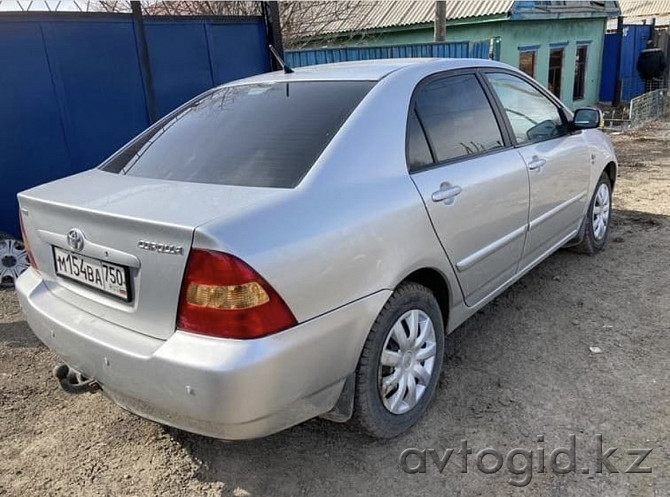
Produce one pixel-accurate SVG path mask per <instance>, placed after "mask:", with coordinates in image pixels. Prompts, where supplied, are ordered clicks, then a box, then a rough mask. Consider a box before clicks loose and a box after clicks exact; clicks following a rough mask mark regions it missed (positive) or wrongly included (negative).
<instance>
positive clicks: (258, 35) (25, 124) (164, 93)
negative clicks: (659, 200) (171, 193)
mask: <svg viewBox="0 0 670 497" xmlns="http://www.w3.org/2000/svg"><path fill="white" fill-rule="evenodd" d="M144 25H145V32H146V39H147V48H148V54H149V66H150V68H151V72H152V75H153V88H154V94H155V105H156V109H157V114H158V115H159V116H162V115H165V114H166V113H168V112H169V111H170V110H172V109H173V108H175V107H177V106H178V105H179V104H181V103H183V102H185V101H186V100H188V99H190V98H191V97H193V96H195V95H197V94H198V93H200V92H202V91H204V90H206V89H208V88H211V87H212V86H215V85H219V84H222V83H225V82H227V81H230V80H232V79H237V78H242V77H245V76H250V75H253V74H258V73H262V72H266V71H268V70H269V69H270V60H269V57H268V52H267V41H266V37H265V25H264V22H263V19H262V18H259V17H249V18H234V19H232V18H231V19H226V18H165V19H163V18H146V19H145V20H144ZM140 60H141V50H140V40H139V37H138V33H137V26H136V24H135V23H134V22H133V18H132V17H131V16H130V15H125V14H111V15H110V14H64V13H60V14H43V13H25V14H21V15H18V14H2V15H0V68H2V70H0V88H1V89H2V91H0V125H1V126H2V130H3V131H2V133H0V150H2V153H0V174H1V175H2V176H1V177H2V179H1V180H0V231H7V232H9V233H10V234H12V235H14V236H18V235H19V227H18V214H17V207H18V206H17V202H16V194H17V192H19V191H21V190H24V189H26V188H29V187H31V186H34V185H38V184H40V183H45V182H47V181H51V180H53V179H56V178H60V177H63V176H67V175H69V174H73V173H76V172H79V171H83V170H85V169H88V168H91V167H94V166H96V165H97V164H99V163H100V162H101V161H102V160H104V159H105V158H106V157H107V156H109V155H111V154H112V153H113V152H114V151H115V150H116V149H118V148H119V147H120V146H121V145H123V144H124V143H125V142H127V141H128V140H129V139H130V138H132V137H133V136H134V135H136V134H137V133H139V132H140V131H142V130H143V129H144V128H146V127H147V126H148V125H149V124H150V117H149V107H148V105H147V92H146V85H147V81H146V79H147V78H146V75H143V71H142V70H141V65H140Z"/></svg>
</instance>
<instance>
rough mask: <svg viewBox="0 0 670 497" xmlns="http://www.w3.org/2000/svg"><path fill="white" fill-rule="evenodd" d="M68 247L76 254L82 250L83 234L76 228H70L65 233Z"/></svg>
mask: <svg viewBox="0 0 670 497" xmlns="http://www.w3.org/2000/svg"><path fill="white" fill-rule="evenodd" d="M67 244H68V246H69V247H70V248H71V249H72V250H75V251H77V252H79V251H80V250H81V249H83V248H84V234H83V233H82V232H81V231H80V230H78V229H77V228H72V229H71V230H70V231H68V232H67Z"/></svg>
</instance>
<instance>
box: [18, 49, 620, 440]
mask: <svg viewBox="0 0 670 497" xmlns="http://www.w3.org/2000/svg"><path fill="white" fill-rule="evenodd" d="M600 120H601V116H600V113H599V111H597V110H595V109H590V108H583V109H578V110H577V111H576V112H575V113H574V114H573V113H572V112H571V111H569V110H568V109H567V108H565V107H564V106H563V104H561V102H560V101H559V100H558V99H556V98H555V97H554V96H553V95H551V94H550V93H548V92H547V91H546V90H545V89H544V88H542V87H541V86H540V85H538V84H537V83H536V82H535V81H534V80H532V79H531V78H529V77H527V76H526V75H525V74H523V73H521V72H519V71H518V70H516V69H514V68H511V67H509V66H507V65H504V64H500V63H496V62H489V61H483V60H467V59H452V60H444V59H411V60H399V59H396V60H382V61H366V62H361V63H344V64H335V65H323V66H316V67H308V68H304V69H299V70H296V71H295V72H294V73H291V74H284V73H282V72H275V73H270V74H264V75H260V76H256V77H252V78H248V79H245V80H241V81H236V82H234V83H231V84H228V85H225V86H222V87H219V88H215V89H213V90H210V91H208V92H206V93H205V94H203V95H200V96H199V97H197V98H195V99H193V100H192V101H190V102H188V103H186V104H184V105H183V106H182V107H180V108H179V109H177V110H175V111H174V112H173V113H171V114H170V115H168V116H166V117H165V118H163V119H162V120H161V121H160V122H158V123H156V124H155V125H153V126H152V127H150V128H149V129H147V130H146V131H145V132H143V133H142V134H141V135H139V136H138V137H136V138H135V139H134V140H132V141H131V142H130V143H129V144H128V145H126V146H125V147H123V148H122V149H120V150H119V151H118V152H116V153H115V154H114V155H113V156H112V157H110V158H109V159H108V160H107V161H105V162H104V163H103V164H102V165H100V167H98V168H95V169H93V170H90V171H87V172H84V173H81V174H77V175H75V176H71V177H69V178H65V179H62V180H59V181H55V182H53V183H49V184H45V185H42V186H39V187H36V188H33V189H31V190H28V191H25V192H22V193H21V194H19V203H20V208H21V218H22V227H23V235H24V239H25V241H26V246H27V248H28V251H29V257H30V259H31V262H32V268H31V269H29V270H28V271H26V272H25V273H24V274H23V275H22V276H21V277H20V278H19V280H18V283H17V290H18V294H19V298H20V302H21V305H22V307H23V310H24V312H25V314H26V317H27V320H28V323H29V324H30V326H31V328H32V329H33V331H34V332H35V334H36V335H37V336H38V337H39V339H40V340H42V341H43V342H44V343H45V344H46V345H47V346H48V347H49V348H50V349H51V350H53V351H54V352H55V353H56V354H57V355H58V356H60V357H61V358H62V359H63V361H64V363H65V364H63V365H61V366H59V367H57V368H56V370H55V374H56V376H57V378H58V381H59V382H60V384H61V386H62V387H63V388H64V389H65V390H66V391H68V392H71V393H82V392H93V391H101V392H102V393H103V394H104V395H106V396H107V397H109V398H110V399H111V400H112V401H114V402H115V403H117V404H118V405H119V406H121V407H123V408H125V409H127V410H129V411H131V412H134V413H136V414H138V415H140V416H144V417H146V418H149V419H152V420H155V421H157V422H160V423H165V424H168V425H172V426H175V427H178V428H181V429H184V430H188V431H192V432H196V433H201V434H205V435H209V436H213V437H219V438H225V439H245V438H253V437H260V436H264V435H268V434H270V433H274V432H277V431H279V430H282V429H284V428H287V427H289V426H292V425H295V424H297V423H300V422H302V421H305V420H307V419H310V418H312V417H315V416H323V417H325V418H328V419H331V420H334V421H347V420H351V421H352V422H354V423H355V424H356V425H357V426H358V427H360V428H361V429H362V430H363V431H364V432H366V433H368V434H371V435H373V436H376V437H392V436H396V435H398V434H400V433H402V432H403V431H405V430H407V429H408V428H409V427H411V426H412V425H414V424H415V423H416V422H417V421H418V419H419V418H420V416H421V415H422V414H423V413H424V411H425V410H426V408H427V406H428V404H429V403H430V400H431V397H433V394H434V393H435V390H436V385H437V381H438V377H439V375H440V370H441V367H442V362H443V356H444V341H445V334H447V333H450V332H451V331H453V330H454V329H455V328H456V327H457V326H459V325H460V324H461V323H462V322H463V321H464V320H465V319H467V318H468V317H469V316H471V315H472V314H473V313H475V312H476V311H477V310H478V309H480V308H481V307H482V306H484V305H485V304H486V303H487V302H489V301H491V299H493V298H494V297H495V296H496V295H498V294H500V293H501V292H502V291H503V290H505V289H506V288H507V287H509V286H510V285H511V284H513V283H514V282H515V281H516V280H518V279H519V278H520V277H521V276H522V275H524V274H525V273H527V272H528V271H529V270H531V269H532V268H533V267H534V266H536V265H537V264H538V263H539V262H541V261H542V260H543V259H545V258H546V257H548V256H549V255H550V254H552V253H553V252H554V251H556V250H558V249H559V248H561V247H564V246H566V245H571V246H574V247H575V248H576V249H578V250H580V251H582V252H586V253H589V254H594V253H596V252H598V251H599V250H601V249H602V248H603V247H604V246H605V244H606V242H607V237H608V231H609V227H610V208H611V198H612V188H613V186H614V182H615V179H616V173H617V165H616V158H615V155H614V152H613V150H612V145H611V143H610V141H609V140H608V138H607V137H606V136H605V135H603V134H602V133H601V132H600V131H599V130H598V129H597V128H598V127H599V125H600Z"/></svg>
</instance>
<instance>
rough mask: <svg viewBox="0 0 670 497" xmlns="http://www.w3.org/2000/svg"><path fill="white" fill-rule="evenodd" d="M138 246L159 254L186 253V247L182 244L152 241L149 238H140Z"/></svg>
mask: <svg viewBox="0 0 670 497" xmlns="http://www.w3.org/2000/svg"><path fill="white" fill-rule="evenodd" d="M137 246H138V247H139V248H141V249H142V250H148V251H149V252H158V253H159V254H172V255H184V247H182V246H181V245H172V244H171V243H160V242H151V241H148V240H140V241H139V242H137Z"/></svg>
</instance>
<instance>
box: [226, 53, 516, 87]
mask: <svg viewBox="0 0 670 497" xmlns="http://www.w3.org/2000/svg"><path fill="white" fill-rule="evenodd" d="M430 66H433V67H434V70H435V71H446V70H449V69H458V68H463V67H509V66H507V65H506V64H502V63H500V62H494V61H490V60H485V59H444V58H407V59H375V60H358V61H350V62H337V63H334V64H318V65H313V66H305V67H298V68H295V69H294V70H293V71H294V72H292V73H289V74H286V73H284V72H283V71H275V72H269V73H265V74H259V75H257V76H252V77H250V78H245V79H241V80H238V81H235V82H233V83H232V84H249V83H270V82H284V81H338V80H339V81H379V80H381V79H383V78H384V77H386V76H388V75H389V74H391V73H393V72H396V71H398V70H401V69H404V70H411V68H412V67H414V68H417V69H418V68H419V67H420V68H421V69H422V72H423V71H425V70H426V69H427V68H430Z"/></svg>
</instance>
